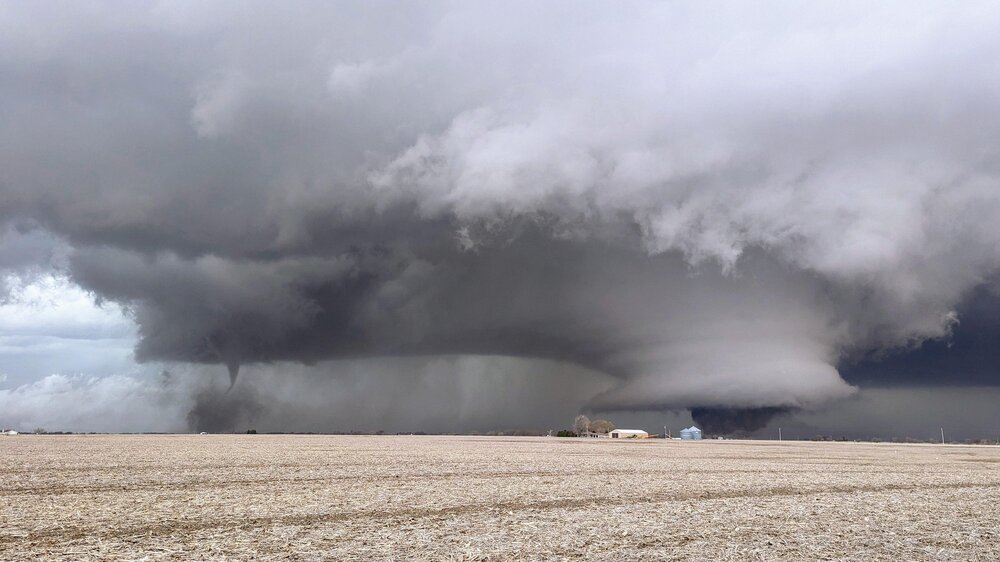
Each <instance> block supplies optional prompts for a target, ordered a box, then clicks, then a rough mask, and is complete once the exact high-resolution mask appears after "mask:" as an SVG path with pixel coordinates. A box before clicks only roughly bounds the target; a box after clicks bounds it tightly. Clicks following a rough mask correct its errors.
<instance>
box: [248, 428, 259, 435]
mask: <svg viewBox="0 0 1000 562" xmlns="http://www.w3.org/2000/svg"><path fill="white" fill-rule="evenodd" d="M247 435H257V430H256V429H248V430H247Z"/></svg>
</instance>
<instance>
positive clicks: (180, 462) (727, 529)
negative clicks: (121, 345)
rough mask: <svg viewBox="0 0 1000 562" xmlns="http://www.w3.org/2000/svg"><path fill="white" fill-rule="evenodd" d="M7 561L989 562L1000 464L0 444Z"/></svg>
mask: <svg viewBox="0 0 1000 562" xmlns="http://www.w3.org/2000/svg"><path fill="white" fill-rule="evenodd" d="M0 451H2V457H0V521H2V528H0V559H4V560H7V559H18V560H19V559H35V558H45V559H74V560H76V559H108V558H119V559H120V558H131V559H135V558H147V559H179V558H197V559H220V558H235V559H241V558H267V559H281V558H287V559H326V558H329V559H368V560H379V559H468V560H489V559H546V560H548V559H558V558H579V557H584V558H588V559H608V560H625V559H640V558H642V559H668V560H669V559H688V558H695V559H733V560H747V559H790V558H808V559H854V560H872V559H884V560H898V559H928V560H941V559H961V560H969V559H973V560H974V559H980V560H996V559H1000V545H998V541H1000V503H998V501H997V500H998V499H1000V493H998V492H1000V448H996V447H960V446H931V445H890V444H855V443H805V442H787V441H786V442H781V443H777V442H761V441H752V442H751V441H721V442H712V441H706V442H700V443H681V442H676V441H662V440H647V441H634V440H627V441H611V440H582V439H559V438H495V437H494V438H490V437H430V436H391V437H390V436H272V435H177V436H162V435H158V436H116V435H99V436H95V435H77V436H33V435H21V436H16V437H5V438H2V439H0Z"/></svg>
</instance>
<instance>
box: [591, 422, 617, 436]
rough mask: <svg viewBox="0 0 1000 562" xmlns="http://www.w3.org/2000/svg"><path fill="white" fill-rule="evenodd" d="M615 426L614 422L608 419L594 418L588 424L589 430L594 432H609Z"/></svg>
mask: <svg viewBox="0 0 1000 562" xmlns="http://www.w3.org/2000/svg"><path fill="white" fill-rule="evenodd" d="M614 428H615V424H613V423H611V422H609V421H608V420H594V421H593V422H591V424H590V430H591V431H593V432H594V433H609V432H610V431H612V430H613V429H614Z"/></svg>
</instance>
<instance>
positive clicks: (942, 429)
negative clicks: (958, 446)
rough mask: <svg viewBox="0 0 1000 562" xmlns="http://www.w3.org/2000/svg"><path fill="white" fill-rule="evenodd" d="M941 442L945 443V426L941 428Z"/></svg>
mask: <svg viewBox="0 0 1000 562" xmlns="http://www.w3.org/2000/svg"><path fill="white" fill-rule="evenodd" d="M941 444H942V445H944V428H943V427H942V428H941Z"/></svg>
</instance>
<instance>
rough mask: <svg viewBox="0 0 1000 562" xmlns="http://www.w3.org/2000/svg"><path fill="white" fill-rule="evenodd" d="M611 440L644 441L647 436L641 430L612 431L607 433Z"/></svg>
mask: <svg viewBox="0 0 1000 562" xmlns="http://www.w3.org/2000/svg"><path fill="white" fill-rule="evenodd" d="M608 437H610V438H612V439H646V438H647V437H649V434H648V433H646V432H645V431H643V430H641V429H612V430H611V431H610V432H608Z"/></svg>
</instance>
